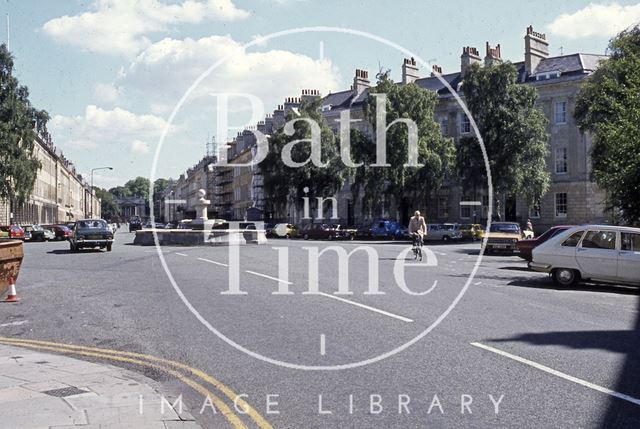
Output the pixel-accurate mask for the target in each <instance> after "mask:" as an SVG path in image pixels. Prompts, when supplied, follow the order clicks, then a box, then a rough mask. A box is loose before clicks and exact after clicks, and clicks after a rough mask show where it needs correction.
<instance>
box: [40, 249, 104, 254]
mask: <svg viewBox="0 0 640 429" xmlns="http://www.w3.org/2000/svg"><path fill="white" fill-rule="evenodd" d="M103 252H104V250H101V249H84V250H79V251H77V252H72V251H71V250H69V249H56V250H51V251H49V252H47V253H48V254H50V255H71V254H73V255H82V254H83V253H103Z"/></svg>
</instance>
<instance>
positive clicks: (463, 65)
mask: <svg viewBox="0 0 640 429" xmlns="http://www.w3.org/2000/svg"><path fill="white" fill-rule="evenodd" d="M481 62H482V60H481V59H480V53H479V52H478V49H476V48H474V47H471V46H464V47H463V48H462V55H460V73H462V76H463V77H464V75H465V74H466V73H467V70H468V69H469V67H470V66H471V65H472V64H480V63H481Z"/></svg>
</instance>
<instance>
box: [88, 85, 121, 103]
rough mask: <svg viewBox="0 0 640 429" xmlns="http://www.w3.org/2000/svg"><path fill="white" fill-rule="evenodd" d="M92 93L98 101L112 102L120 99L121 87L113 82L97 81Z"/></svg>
mask: <svg viewBox="0 0 640 429" xmlns="http://www.w3.org/2000/svg"><path fill="white" fill-rule="evenodd" d="M93 93H94V95H95V96H96V98H97V99H98V100H99V101H102V102H105V103H111V104H113V103H115V102H116V101H118V100H119V99H120V95H121V89H120V88H116V87H115V86H114V85H113V84H109V83H97V84H96V86H95V87H94V89H93Z"/></svg>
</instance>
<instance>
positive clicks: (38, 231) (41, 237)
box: [23, 224, 55, 241]
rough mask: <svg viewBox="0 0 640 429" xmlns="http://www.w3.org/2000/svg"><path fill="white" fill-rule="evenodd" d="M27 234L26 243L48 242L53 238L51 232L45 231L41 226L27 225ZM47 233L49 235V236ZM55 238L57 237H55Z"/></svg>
mask: <svg viewBox="0 0 640 429" xmlns="http://www.w3.org/2000/svg"><path fill="white" fill-rule="evenodd" d="M23 229H24V232H25V241H47V240H49V237H51V235H52V233H51V231H49V230H45V229H44V228H43V227H41V226H40V225H36V224H34V225H25V226H24V227H23ZM47 232H48V233H49V234H47ZM53 236H54V237H55V235H53Z"/></svg>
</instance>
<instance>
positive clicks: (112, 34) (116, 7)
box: [42, 0, 249, 56]
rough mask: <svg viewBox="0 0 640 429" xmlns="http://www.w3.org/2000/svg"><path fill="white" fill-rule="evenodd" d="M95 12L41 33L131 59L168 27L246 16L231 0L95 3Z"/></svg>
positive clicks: (58, 21)
mask: <svg viewBox="0 0 640 429" xmlns="http://www.w3.org/2000/svg"><path fill="white" fill-rule="evenodd" d="M93 9H94V11H92V12H85V13H81V14H78V15H73V16H69V15H65V16H62V17H59V18H54V19H52V20H50V21H48V22H46V23H45V24H44V25H43V27H42V29H43V31H44V32H45V34H47V35H48V36H49V37H51V38H53V39H54V40H56V41H58V42H61V43H65V44H69V45H72V46H76V47H79V48H81V49H83V50H87V51H91V52H99V53H106V54H122V55H125V56H134V55H135V54H137V53H138V52H140V51H141V50H143V49H144V48H146V47H148V46H149V45H151V41H150V40H149V39H148V38H147V37H145V35H146V34H149V33H158V32H166V31H169V30H171V25H176V24H184V23H187V24H196V23H199V22H203V21H207V20H219V21H234V20H238V19H244V18H246V17H248V16H249V13H248V12H247V11H245V10H242V9H239V8H237V7H236V6H235V5H234V4H233V1H232V0H182V1H180V2H178V3H174V4H167V3H164V2H162V1H160V0H137V1H135V2H131V1H130V0H96V1H95V3H94V4H93Z"/></svg>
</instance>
